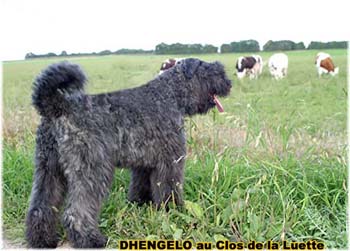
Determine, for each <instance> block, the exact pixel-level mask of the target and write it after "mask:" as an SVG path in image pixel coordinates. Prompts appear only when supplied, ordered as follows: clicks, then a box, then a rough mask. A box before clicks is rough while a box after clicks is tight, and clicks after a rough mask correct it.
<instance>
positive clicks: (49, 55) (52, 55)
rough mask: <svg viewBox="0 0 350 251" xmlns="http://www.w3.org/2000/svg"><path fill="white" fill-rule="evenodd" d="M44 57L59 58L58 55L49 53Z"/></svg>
mask: <svg viewBox="0 0 350 251" xmlns="http://www.w3.org/2000/svg"><path fill="white" fill-rule="evenodd" d="M43 56H44V57H48V58H51V57H57V55H56V54H55V53H53V52H49V53H47V54H46V55H45V54H44V55H43Z"/></svg>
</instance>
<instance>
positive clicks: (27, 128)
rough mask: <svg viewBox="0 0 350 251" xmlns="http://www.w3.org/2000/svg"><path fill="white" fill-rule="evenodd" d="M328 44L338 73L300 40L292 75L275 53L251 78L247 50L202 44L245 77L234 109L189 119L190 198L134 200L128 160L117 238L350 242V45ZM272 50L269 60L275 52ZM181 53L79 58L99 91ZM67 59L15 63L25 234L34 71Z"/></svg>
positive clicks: (6, 212) (112, 203) (9, 72)
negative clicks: (273, 59) (163, 202)
mask: <svg viewBox="0 0 350 251" xmlns="http://www.w3.org/2000/svg"><path fill="white" fill-rule="evenodd" d="M326 52H328V53H330V54H331V55H332V57H333V59H334V62H335V64H336V66H339V68H340V73H339V75H338V76H336V77H331V76H323V77H321V78H318V76H317V73H316V69H315V66H314V61H315V55H316V53H317V51H290V52H286V54H287V55H288V56H289V70H288V76H287V77H286V78H285V79H282V80H280V81H276V80H274V79H272V78H271V76H270V74H269V72H268V69H267V65H265V66H264V70H263V74H262V76H260V78H259V79H258V80H249V79H243V80H241V81H239V80H238V79H237V78H236V77H235V76H234V67H235V62H236V60H237V58H238V57H239V56H241V54H209V55H192V56H193V57H199V58H201V59H203V60H206V61H214V60H218V61H221V62H222V63H223V64H224V65H225V67H226V70H227V74H228V76H229V78H230V79H232V81H233V88H232V92H231V94H230V96H229V97H227V98H222V99H221V102H222V104H223V106H224V108H225V113H222V114H220V113H218V112H217V111H216V110H215V109H213V110H212V111H210V112H209V113H208V114H207V115H204V116H195V117H191V118H187V119H186V131H187V143H188V156H187V159H186V174H185V175H186V178H185V184H184V197H185V200H186V206H185V207H184V208H172V209H170V210H169V211H166V210H163V209H161V210H158V211H157V210H155V209H154V208H153V207H152V206H150V205H145V206H142V207H138V206H136V205H134V204H132V203H129V202H128V201H127V199H126V193H127V190H128V183H129V179H130V178H129V172H128V170H120V169H118V170H116V173H115V180H114V184H113V188H112V190H111V192H110V195H109V198H108V200H106V202H105V204H104V207H103V209H102V212H101V219H100V227H101V229H102V231H103V233H104V234H106V235H107V236H108V237H109V241H108V247H110V248H115V247H117V245H118V240H121V239H178V240H187V239H189V240H193V241H195V242H199V241H208V242H215V241H217V240H223V239H224V240H229V241H243V242H248V241H250V240H257V241H261V242H266V241H268V240H273V241H282V240H287V241H307V240H311V239H314V240H317V241H321V242H324V243H325V245H326V247H327V248H346V247H347V233H346V205H347V192H348V191H347V189H348V185H347V166H346V164H347V163H346V159H347V156H346V153H347V147H348V146H347V140H346V119H347V98H348V97H347V95H348V93H347V92H348V90H347V67H348V66H347V55H346V50H328V51H326ZM246 55H249V54H246ZM260 55H261V56H262V58H263V60H264V61H265V62H267V60H268V58H269V56H270V55H272V53H267V52H262V53H260ZM169 57H174V56H172V55H161V56H160V55H130V56H126V55H118V56H105V57H85V58H83V57H82V58H68V60H70V61H73V62H75V63H78V64H80V65H81V66H82V67H83V69H84V70H85V71H86V73H87V75H88V79H89V83H88V87H87V92H88V93H91V94H92V93H94V94H95V93H102V92H108V91H113V90H118V89H124V88H130V87H135V86H138V85H141V84H143V83H146V82H147V81H148V80H151V79H152V78H153V77H155V76H156V75H157V73H158V70H159V67H160V65H161V62H162V61H163V60H164V59H166V58H169ZM176 57H185V55H177V56H176ZM186 57H188V55H186ZM60 60H62V59H61V58H55V59H37V60H27V61H12V62H4V63H3V171H2V177H3V193H2V194H3V204H2V205H3V215H2V217H3V218H2V219H3V232H4V237H5V238H6V239H7V240H9V241H10V242H13V243H17V244H19V245H24V244H25V241H24V219H25V214H26V210H27V208H28V202H29V195H30V190H31V186H32V175H33V168H34V166H33V154H34V147H35V130H36V126H37V124H38V122H39V117H38V115H37V114H36V112H35V110H34V109H33V108H32V106H31V88H32V82H33V79H34V78H35V76H36V75H38V74H39V73H40V71H41V69H43V68H44V67H46V66H47V65H49V64H50V63H53V62H57V61H60ZM62 238H63V239H65V238H66V237H65V234H64V231H62Z"/></svg>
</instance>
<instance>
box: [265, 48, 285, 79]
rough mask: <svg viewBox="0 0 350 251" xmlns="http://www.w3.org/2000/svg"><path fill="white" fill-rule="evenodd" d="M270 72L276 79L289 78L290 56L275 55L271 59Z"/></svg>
mask: <svg viewBox="0 0 350 251" xmlns="http://www.w3.org/2000/svg"><path fill="white" fill-rule="evenodd" d="M269 70H270V73H271V75H272V76H273V77H274V78H275V79H281V78H284V77H285V76H287V71H288V56H287V55H286V54H284V53H276V54H273V55H272V56H271V57H270V59H269Z"/></svg>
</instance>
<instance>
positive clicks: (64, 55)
mask: <svg viewBox="0 0 350 251" xmlns="http://www.w3.org/2000/svg"><path fill="white" fill-rule="evenodd" d="M60 56H61V57H66V56H68V53H67V52H66V51H62V52H61V54H60Z"/></svg>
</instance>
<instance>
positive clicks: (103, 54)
mask: <svg viewBox="0 0 350 251" xmlns="http://www.w3.org/2000/svg"><path fill="white" fill-rule="evenodd" d="M97 54H98V55H100V56H105V55H111V54H112V52H111V51H110V50H104V51H100V52H99V53H97Z"/></svg>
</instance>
